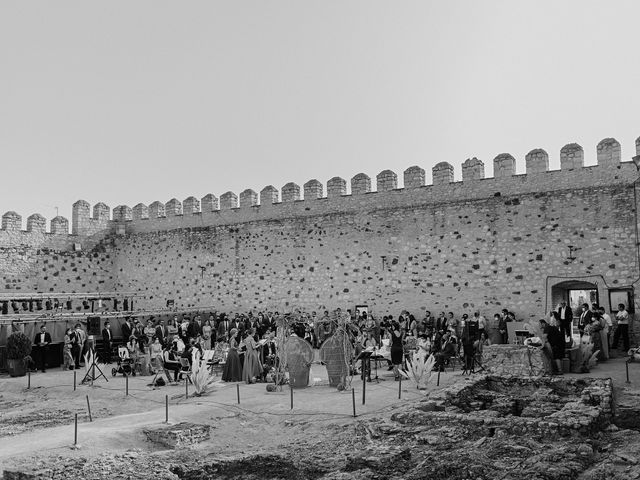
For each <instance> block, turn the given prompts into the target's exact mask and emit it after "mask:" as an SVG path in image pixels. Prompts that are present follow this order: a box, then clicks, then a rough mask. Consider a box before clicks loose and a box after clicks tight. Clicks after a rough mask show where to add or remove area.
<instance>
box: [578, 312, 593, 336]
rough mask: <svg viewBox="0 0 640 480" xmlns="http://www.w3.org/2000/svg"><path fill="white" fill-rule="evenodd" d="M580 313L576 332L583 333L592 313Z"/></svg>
mask: <svg viewBox="0 0 640 480" xmlns="http://www.w3.org/2000/svg"><path fill="white" fill-rule="evenodd" d="M583 313H584V316H583V315H582V313H580V319H579V320H578V330H580V331H583V330H584V327H585V326H586V325H589V324H590V323H591V317H593V312H592V311H591V310H587V311H586V312H583Z"/></svg>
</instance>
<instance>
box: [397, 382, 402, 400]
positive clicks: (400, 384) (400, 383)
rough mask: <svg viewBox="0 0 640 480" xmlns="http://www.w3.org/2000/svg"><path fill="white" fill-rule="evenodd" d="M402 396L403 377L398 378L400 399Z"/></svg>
mask: <svg viewBox="0 0 640 480" xmlns="http://www.w3.org/2000/svg"><path fill="white" fill-rule="evenodd" d="M401 398H402V377H400V378H399V379H398V400H400V399H401Z"/></svg>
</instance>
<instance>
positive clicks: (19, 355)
mask: <svg viewBox="0 0 640 480" xmlns="http://www.w3.org/2000/svg"><path fill="white" fill-rule="evenodd" d="M29 354H31V340H29V337H27V336H26V335H25V334H24V333H22V332H15V333H12V334H11V335H9V338H7V358H8V359H11V360H24V357H26V356H28V355H29Z"/></svg>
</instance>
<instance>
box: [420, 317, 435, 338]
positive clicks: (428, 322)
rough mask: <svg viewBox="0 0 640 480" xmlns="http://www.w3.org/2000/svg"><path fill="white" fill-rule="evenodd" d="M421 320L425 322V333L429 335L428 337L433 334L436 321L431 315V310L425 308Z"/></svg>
mask: <svg viewBox="0 0 640 480" xmlns="http://www.w3.org/2000/svg"><path fill="white" fill-rule="evenodd" d="M423 321H424V324H425V328H426V331H427V335H429V337H433V334H434V333H435V330H436V322H435V319H434V318H433V317H432V316H431V312H430V311H429V310H427V311H426V312H425V313H424V320H423Z"/></svg>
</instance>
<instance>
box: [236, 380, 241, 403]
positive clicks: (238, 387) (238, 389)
mask: <svg viewBox="0 0 640 480" xmlns="http://www.w3.org/2000/svg"><path fill="white" fill-rule="evenodd" d="M236 393H237V394H238V405H240V384H239V383H236Z"/></svg>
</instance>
